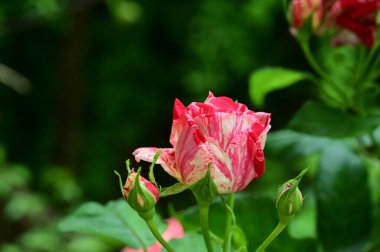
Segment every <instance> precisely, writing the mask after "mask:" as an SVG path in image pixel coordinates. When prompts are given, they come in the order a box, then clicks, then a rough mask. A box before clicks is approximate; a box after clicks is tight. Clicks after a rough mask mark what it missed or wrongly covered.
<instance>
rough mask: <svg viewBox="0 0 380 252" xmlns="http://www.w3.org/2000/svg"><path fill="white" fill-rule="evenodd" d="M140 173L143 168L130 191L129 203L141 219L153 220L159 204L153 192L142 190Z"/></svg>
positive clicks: (139, 170) (138, 172)
mask: <svg viewBox="0 0 380 252" xmlns="http://www.w3.org/2000/svg"><path fill="white" fill-rule="evenodd" d="M140 172H141V168H139V169H138V171H137V174H136V178H135V183H134V185H133V187H132V188H131V190H130V191H129V194H128V199H127V202H128V204H129V205H130V206H131V207H132V208H133V209H134V210H136V212H137V213H138V214H139V215H140V216H141V218H143V219H144V220H151V219H152V218H153V217H154V213H155V206H156V203H157V202H156V198H155V196H154V195H153V194H152V193H151V192H149V191H147V189H143V188H142V186H141V184H140ZM141 202H143V205H141V204H140V203H141Z"/></svg>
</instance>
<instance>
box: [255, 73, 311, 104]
mask: <svg viewBox="0 0 380 252" xmlns="http://www.w3.org/2000/svg"><path fill="white" fill-rule="evenodd" d="M310 78H311V75H310V74H308V73H305V72H299V71H294V70H290V69H285V68H280V67H273V68H263V69H260V70H257V71H255V72H253V73H252V74H251V76H250V77H249V96H250V98H251V100H252V101H253V103H254V104H256V105H257V106H262V105H263V104H264V100H265V96H266V95H267V94H268V93H270V92H272V91H275V90H278V89H282V88H285V87H289V86H291V85H293V84H296V83H297V82H299V81H302V80H305V79H310Z"/></svg>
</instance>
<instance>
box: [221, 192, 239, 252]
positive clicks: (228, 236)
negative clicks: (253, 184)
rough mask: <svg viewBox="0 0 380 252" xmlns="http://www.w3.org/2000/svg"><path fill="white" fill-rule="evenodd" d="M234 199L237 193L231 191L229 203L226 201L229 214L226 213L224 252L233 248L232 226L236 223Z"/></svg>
mask: <svg viewBox="0 0 380 252" xmlns="http://www.w3.org/2000/svg"><path fill="white" fill-rule="evenodd" d="M234 200H235V195H234V194H233V193H231V194H230V195H229V196H228V203H226V207H227V214H226V229H225V231H224V232H225V233H224V246H223V252H229V251H230V250H231V239H232V233H233V229H232V226H234V225H235V224H236V223H235V218H234V216H233V214H234V213H233V208H234Z"/></svg>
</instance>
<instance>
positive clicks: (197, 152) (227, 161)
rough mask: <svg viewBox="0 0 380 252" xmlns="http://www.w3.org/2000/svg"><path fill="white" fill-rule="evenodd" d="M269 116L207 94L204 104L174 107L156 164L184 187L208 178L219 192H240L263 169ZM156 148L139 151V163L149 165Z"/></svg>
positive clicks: (229, 100)
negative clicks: (167, 143)
mask: <svg viewBox="0 0 380 252" xmlns="http://www.w3.org/2000/svg"><path fill="white" fill-rule="evenodd" d="M269 122H270V114H267V113H262V112H257V113H255V112H253V111H251V110H248V108H247V106H245V105H244V104H241V103H237V102H234V101H233V100H232V99H230V98H228V97H214V95H213V94H212V93H211V92H210V93H209V96H208V97H207V99H206V101H205V102H204V103H199V102H193V103H191V104H190V105H189V106H188V107H185V106H184V105H183V104H182V103H181V102H180V101H179V100H178V99H177V100H176V101H175V103H174V109H173V122H172V130H171V135H170V143H171V145H172V146H173V148H161V150H162V152H161V154H160V156H159V157H158V160H157V162H156V163H157V164H160V165H161V166H162V167H163V169H164V170H165V171H166V172H167V173H169V174H170V175H171V176H173V177H174V178H176V179H177V180H178V181H179V182H180V183H182V184H184V185H193V184H194V183H196V182H198V181H199V180H201V179H202V178H204V177H205V175H206V172H207V171H208V167H210V176H211V179H212V180H213V181H214V183H215V185H216V188H217V190H218V192H219V193H231V192H238V191H241V190H243V189H244V188H245V187H246V186H247V185H248V184H249V183H250V182H251V181H252V180H253V179H255V178H258V177H260V176H261V175H262V174H263V173H264V170H265V158H264V152H263V150H264V145H265V140H266V135H267V132H268V131H269V129H270V124H269ZM157 151H158V148H154V147H148V148H139V149H137V150H135V151H134V152H133V155H134V156H135V158H136V160H137V161H140V160H144V161H148V162H152V161H153V157H154V155H155V153H156V152H157Z"/></svg>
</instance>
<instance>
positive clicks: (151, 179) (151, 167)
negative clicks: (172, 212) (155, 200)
mask: <svg viewBox="0 0 380 252" xmlns="http://www.w3.org/2000/svg"><path fill="white" fill-rule="evenodd" d="M161 152H162V150H161V149H160V150H158V151H157V152H156V154H154V157H153V161H152V164H151V165H150V167H149V180H150V182H152V183H153V184H154V185H155V186H156V187H157V188H159V187H158V185H157V182H156V178H155V177H154V172H153V168H154V165H155V164H156V162H157V159H158V157H159V156H160V155H161Z"/></svg>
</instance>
